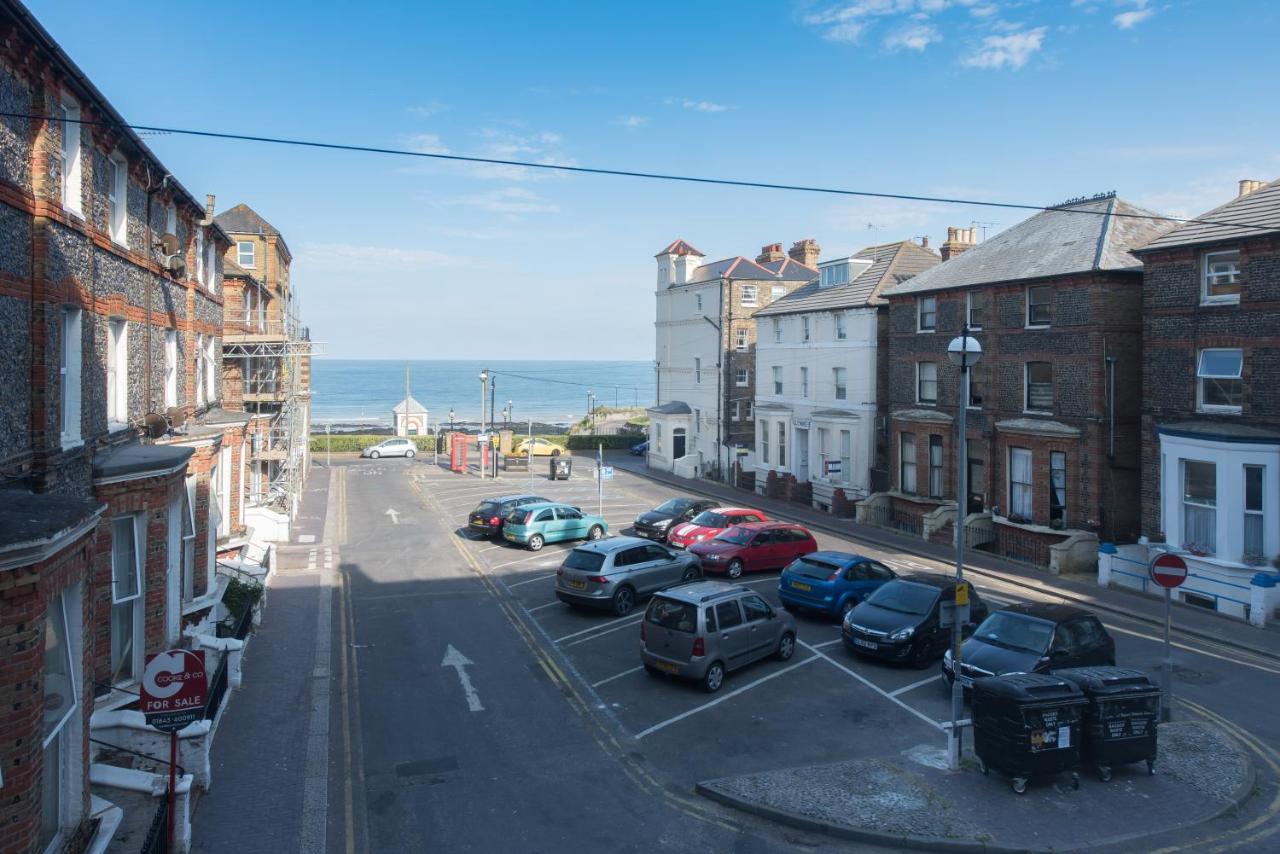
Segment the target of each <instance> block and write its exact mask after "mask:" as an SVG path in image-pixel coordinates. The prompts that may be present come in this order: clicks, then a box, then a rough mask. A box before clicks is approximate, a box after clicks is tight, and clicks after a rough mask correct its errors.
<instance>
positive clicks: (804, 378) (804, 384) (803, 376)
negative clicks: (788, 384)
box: [800, 365, 809, 397]
mask: <svg viewBox="0 0 1280 854" xmlns="http://www.w3.org/2000/svg"><path fill="white" fill-rule="evenodd" d="M800 396H801V397H808V396H809V369H808V368H807V367H806V366H804V365H801V366H800Z"/></svg>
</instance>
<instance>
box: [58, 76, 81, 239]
mask: <svg viewBox="0 0 1280 854" xmlns="http://www.w3.org/2000/svg"><path fill="white" fill-rule="evenodd" d="M61 112H62V147H61V149H60V152H59V153H60V156H61V158H62V207H63V209H64V210H66V211H67V212H69V213H72V214H75V215H76V216H77V217H79V218H81V219H83V218H84V203H83V197H84V170H83V167H82V165H81V164H82V160H81V150H82V149H81V140H80V115H81V113H80V104H79V103H77V102H76V100H75V99H74V98H72V97H71V96H70V95H67V94H65V93H64V94H63V96H62V105H61Z"/></svg>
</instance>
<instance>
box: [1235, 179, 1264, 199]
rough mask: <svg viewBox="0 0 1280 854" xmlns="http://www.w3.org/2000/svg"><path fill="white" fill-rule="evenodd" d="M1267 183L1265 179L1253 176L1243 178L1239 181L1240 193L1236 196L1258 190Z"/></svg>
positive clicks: (1239, 196)
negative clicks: (1261, 179)
mask: <svg viewBox="0 0 1280 854" xmlns="http://www.w3.org/2000/svg"><path fill="white" fill-rule="evenodd" d="M1266 185H1267V182H1266V181H1258V180H1256V179H1254V178H1245V179H1243V180H1242V181H1241V182H1240V194H1239V195H1237V196H1236V198H1237V199H1238V198H1241V197H1243V196H1247V195H1249V194H1250V193H1252V192H1254V191H1255V190H1260V189H1262V188H1263V187H1265V186H1266Z"/></svg>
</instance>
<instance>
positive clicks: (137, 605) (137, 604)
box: [110, 513, 147, 685]
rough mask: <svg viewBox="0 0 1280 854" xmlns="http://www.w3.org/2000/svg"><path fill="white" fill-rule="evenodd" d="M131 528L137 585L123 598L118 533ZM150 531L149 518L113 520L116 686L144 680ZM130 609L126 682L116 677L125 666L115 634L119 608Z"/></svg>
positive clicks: (113, 680)
mask: <svg viewBox="0 0 1280 854" xmlns="http://www.w3.org/2000/svg"><path fill="white" fill-rule="evenodd" d="M122 524H123V525H127V526H128V528H129V530H131V531H132V532H133V567H132V569H133V582H134V591H133V593H132V594H130V595H123V596H122V595H121V593H120V590H119V589H118V587H117V584H116V579H117V577H118V576H119V575H120V574H121V570H120V569H119V568H118V567H117V566H116V551H115V546H114V541H115V538H116V533H117V526H118V525H122ZM146 537H147V530H146V515H145V514H143V513H133V514H128V515H124V516H116V517H115V518H113V519H112V520H111V539H112V549H111V623H110V625H111V680H110V681H111V684H112V685H128V684H130V683H133V682H136V681H138V679H139V678H141V676H142V650H143V646H144V640H143V635H142V630H143V611H144V608H143V604H144V603H145V601H146V598H145V595H144V594H145V588H144V587H143V583H144V581H145V579H146V572H145V558H146V553H147V540H146ZM126 604H127V605H129V606H130V610H129V615H130V617H129V618H130V620H131V621H132V623H133V625H132V626H130V627H129V630H130V634H131V635H132V636H133V637H132V642H131V644H130V651H129V656H130V659H131V660H130V662H129V676H128V678H125V679H117V678H116V674H117V673H118V672H119V670H120V669H122V664H121V665H118V664H117V663H116V661H115V655H116V653H115V632H116V607H117V606H119V605H126Z"/></svg>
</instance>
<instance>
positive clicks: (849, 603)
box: [840, 599, 858, 620]
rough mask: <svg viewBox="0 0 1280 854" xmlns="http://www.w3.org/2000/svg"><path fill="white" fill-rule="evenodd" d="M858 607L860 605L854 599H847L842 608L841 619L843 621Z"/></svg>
mask: <svg viewBox="0 0 1280 854" xmlns="http://www.w3.org/2000/svg"><path fill="white" fill-rule="evenodd" d="M857 606H858V603H857V602H855V601H853V600H852V599H846V600H845V601H844V604H843V605H841V606H840V619H841V620H843V619H844V618H845V617H847V616H849V612H850V611H852V610H853V609H854V608H856V607H857Z"/></svg>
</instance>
